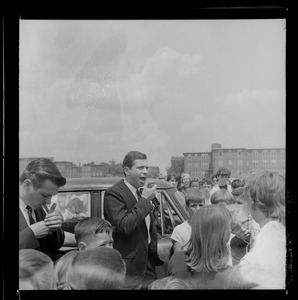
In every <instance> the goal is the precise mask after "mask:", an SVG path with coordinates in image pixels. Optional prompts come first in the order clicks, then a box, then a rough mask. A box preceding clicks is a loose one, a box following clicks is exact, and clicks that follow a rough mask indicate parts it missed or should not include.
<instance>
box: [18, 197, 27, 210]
mask: <svg viewBox="0 0 298 300" xmlns="http://www.w3.org/2000/svg"><path fill="white" fill-rule="evenodd" d="M19 207H20V209H21V210H25V209H26V207H27V204H26V203H25V201H24V200H23V199H22V198H21V197H19Z"/></svg>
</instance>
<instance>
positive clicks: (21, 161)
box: [19, 157, 54, 175]
mask: <svg viewBox="0 0 298 300" xmlns="http://www.w3.org/2000/svg"><path fill="white" fill-rule="evenodd" d="M38 158H42V157H23V158H19V174H20V175H21V174H22V172H23V171H24V169H25V167H26V166H27V165H28V164H29V163H30V162H31V161H32V160H34V159H38ZM47 158H48V159H50V160H51V161H54V157H47Z"/></svg>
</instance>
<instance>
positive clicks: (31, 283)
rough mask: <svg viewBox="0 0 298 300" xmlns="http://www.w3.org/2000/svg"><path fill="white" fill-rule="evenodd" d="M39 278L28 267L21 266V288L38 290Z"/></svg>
mask: <svg viewBox="0 0 298 300" xmlns="http://www.w3.org/2000/svg"><path fill="white" fill-rule="evenodd" d="M37 289H38V286H37V280H36V278H35V275H34V273H33V272H32V271H31V270H29V269H28V268H24V267H23V266H19V290H37Z"/></svg>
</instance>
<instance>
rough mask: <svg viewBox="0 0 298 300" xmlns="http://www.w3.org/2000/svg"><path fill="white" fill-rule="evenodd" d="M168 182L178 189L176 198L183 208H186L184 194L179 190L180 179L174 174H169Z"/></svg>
mask: <svg viewBox="0 0 298 300" xmlns="http://www.w3.org/2000/svg"><path fill="white" fill-rule="evenodd" d="M167 181H168V182H170V183H171V184H172V185H173V186H174V187H175V188H176V189H177V191H175V196H176V198H177V200H178V201H179V203H180V204H181V206H182V207H183V208H185V197H184V194H183V193H182V192H180V191H179V190H178V185H179V177H178V176H176V175H174V174H169V175H168V176H167Z"/></svg>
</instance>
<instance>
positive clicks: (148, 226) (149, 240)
mask: <svg viewBox="0 0 298 300" xmlns="http://www.w3.org/2000/svg"><path fill="white" fill-rule="evenodd" d="M136 194H137V197H138V200H139V199H140V198H141V192H140V190H137V192H136ZM145 222H146V226H147V230H148V244H150V242H151V237H150V231H149V229H150V214H149V215H147V216H146V218H145Z"/></svg>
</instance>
